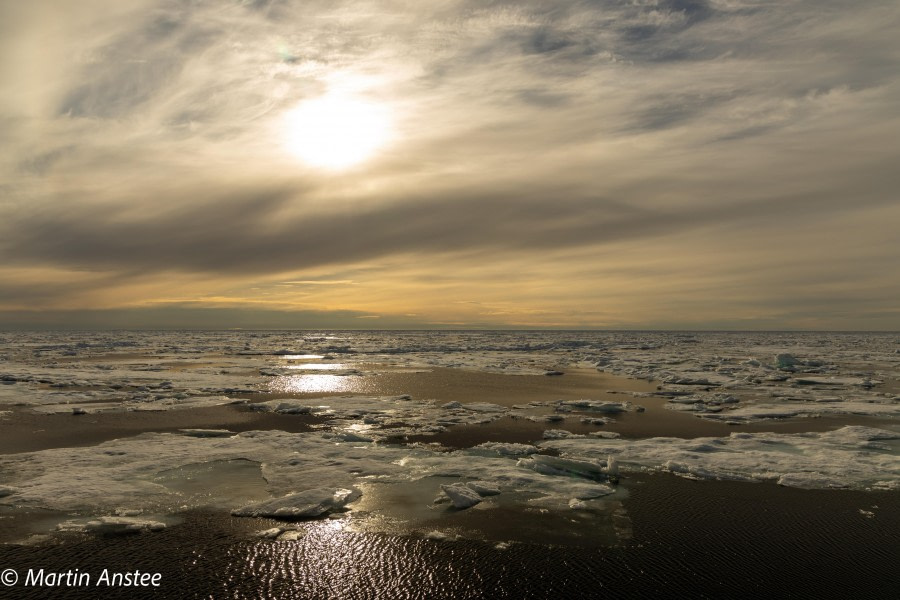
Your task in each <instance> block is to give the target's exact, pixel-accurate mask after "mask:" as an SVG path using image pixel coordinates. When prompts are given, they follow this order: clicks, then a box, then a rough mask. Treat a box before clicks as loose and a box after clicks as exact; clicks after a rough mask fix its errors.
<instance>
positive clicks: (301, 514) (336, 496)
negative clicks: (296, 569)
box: [231, 488, 360, 519]
mask: <svg viewBox="0 0 900 600" xmlns="http://www.w3.org/2000/svg"><path fill="white" fill-rule="evenodd" d="M359 496H360V492H359V490H357V489H343V488H339V489H332V488H316V489H311V490H304V491H302V492H297V493H295V494H288V495H287V496H282V497H281V498H273V499H272V500H266V501H264V502H255V503H253V504H248V505H247V506H243V507H241V508H236V509H235V510H233V511H231V514H232V515H234V516H235V517H271V518H273V519H312V518H315V517H320V516H322V515H325V514H328V513H330V512H334V511H336V510H341V509H343V508H344V507H345V506H346V505H347V504H349V503H350V502H353V501H354V500H356V499H357V498H359Z"/></svg>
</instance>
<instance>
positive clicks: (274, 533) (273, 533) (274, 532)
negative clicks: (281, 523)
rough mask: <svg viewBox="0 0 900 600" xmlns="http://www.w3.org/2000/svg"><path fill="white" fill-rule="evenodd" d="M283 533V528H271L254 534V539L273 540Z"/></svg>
mask: <svg viewBox="0 0 900 600" xmlns="http://www.w3.org/2000/svg"><path fill="white" fill-rule="evenodd" d="M283 531H284V528H283V527H273V528H271V529H263V530H262V531H257V532H256V537H258V538H262V539H264V540H274V539H275V538H277V537H278V536H279V535H281V534H282V532H283Z"/></svg>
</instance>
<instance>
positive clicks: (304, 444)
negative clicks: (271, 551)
mask: <svg viewBox="0 0 900 600" xmlns="http://www.w3.org/2000/svg"><path fill="white" fill-rule="evenodd" d="M898 394H900V336H898V335H897V334H849V333H835V334H823V333H672V332H247V331H228V332H73V333H70V332H65V333H60V332H39V333H38V332H36V333H2V334H0V434H2V433H3V431H8V432H9V439H10V440H15V439H19V440H23V441H22V442H21V444H20V447H18V448H17V447H16V445H15V442H14V441H13V442H10V443H8V444H7V445H5V446H3V448H4V449H5V452H6V453H5V454H0V507H3V511H4V513H5V514H6V513H8V514H11V515H15V514H16V513H17V512H19V513H21V514H32V515H33V514H36V513H38V512H40V511H50V512H48V513H47V514H50V513H53V514H60V515H66V518H64V519H63V518H59V519H57V520H56V521H54V520H53V519H49V520H45V521H42V523H44V529H47V530H50V531H52V530H56V531H57V533H58V534H59V535H65V534H70V533H71V532H73V531H75V532H84V533H85V534H87V535H95V534H101V535H116V534H121V533H134V532H145V533H147V534H148V535H151V534H153V532H158V531H160V530H162V529H164V528H166V527H168V526H171V525H173V524H177V523H178V521H179V516H178V515H180V514H182V513H184V512H185V511H190V510H216V511H221V512H222V513H223V514H228V513H231V514H233V515H235V516H238V517H241V518H257V519H260V518H266V519H269V518H275V519H280V520H282V521H284V522H285V523H288V524H287V525H284V526H281V527H276V528H274V529H273V528H269V529H265V530H260V535H261V536H263V538H265V539H283V540H287V539H290V538H292V537H293V538H296V537H297V535H298V533H297V532H298V529H297V528H296V526H294V525H290V523H294V522H297V521H298V520H301V521H302V520H306V519H322V518H328V517H329V515H331V517H332V518H340V519H343V520H345V521H346V526H347V527H351V528H358V529H359V530H362V531H389V532H391V533H393V534H403V535H407V534H410V535H411V534H417V535H427V536H431V537H432V538H434V539H448V538H454V539H455V538H456V537H459V536H462V537H476V538H477V537H478V536H479V535H480V534H479V527H483V526H484V523H486V521H485V520H484V519H478V518H476V516H477V515H486V516H487V517H486V518H488V520H489V516H490V515H491V514H498V515H499V514H503V515H506V517H504V518H512V517H510V516H509V515H519V517H516V518H523V519H526V520H527V519H529V515H532V516H533V515H537V514H549V515H556V516H557V517H558V518H559V519H561V520H562V521H560V522H563V521H566V520H567V519H568V521H567V522H572V519H574V520H575V521H578V522H582V521H583V522H584V523H588V524H589V525H590V526H591V527H594V528H596V530H597V531H598V532H603V534H602V536H601V537H603V539H604V540H606V542H605V543H609V544H616V543H627V541H628V540H629V539H630V533H629V531H630V525H629V517H628V510H627V509H628V497H629V485H630V484H629V481H630V480H632V479H633V478H634V477H635V476H636V475H637V474H647V473H669V474H674V475H677V476H679V477H685V478H689V479H699V480H710V481H725V480H727V481H737V482H747V484H748V485H751V484H753V483H756V484H763V485H772V484H778V485H781V486H785V487H791V488H799V489H805V490H812V489H820V490H833V489H834V490H855V491H863V492H865V491H870V492H879V493H880V492H892V491H893V492H896V491H897V490H900V420H898V417H900V395H898ZM179 415H181V416H179ZM179 422H181V423H183V425H184V426H183V427H180V426H178V423H179ZM136 424H137V425H136ZM23 427H24V428H27V429H30V432H29V431H23ZM254 427H255V428H256V429H254ZM13 434H15V435H13ZM15 436H19V437H15ZM26 439H27V440H29V442H33V441H35V440H38V442H36V443H29V444H27V445H26V444H25V440H26ZM25 450H28V451H25ZM836 493H839V492H836ZM492 511H494V512H492ZM463 515H472V516H469V517H464V516H463ZM479 523H482V525H479ZM581 526H582V525H578V526H577V527H575V528H574V529H578V527H581ZM553 527H554V528H555V529H557V530H559V526H558V524H557V525H554V526H553ZM564 529H565V528H563V530H564ZM34 533H35V534H36V535H43V534H46V533H47V532H46V531H44V532H37V531H36V532H34ZM510 535H512V534H510ZM573 535H574V534H573ZM598 535H599V534H598ZM529 536H531V537H530V539H533V537H534V534H533V532H532V533H529ZM19 541H21V540H19ZM509 541H510V542H515V541H520V540H515V539H510V540H509Z"/></svg>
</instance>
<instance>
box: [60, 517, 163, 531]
mask: <svg viewBox="0 0 900 600" xmlns="http://www.w3.org/2000/svg"><path fill="white" fill-rule="evenodd" d="M56 528H57V530H58V531H76V532H86V533H95V534H98V535H128V534H132V533H142V532H145V531H162V530H163V529H165V528H166V524H165V523H163V522H161V521H151V520H148V519H140V518H137V517H98V518H96V519H74V520H70V521H64V522H62V523H60V524H59V525H57V527H56Z"/></svg>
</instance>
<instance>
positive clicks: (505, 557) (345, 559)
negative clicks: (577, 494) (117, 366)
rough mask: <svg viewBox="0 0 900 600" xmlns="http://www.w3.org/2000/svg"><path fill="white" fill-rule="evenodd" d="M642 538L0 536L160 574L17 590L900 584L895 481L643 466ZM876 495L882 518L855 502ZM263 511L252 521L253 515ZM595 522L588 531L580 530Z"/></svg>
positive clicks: (228, 592) (36, 562)
mask: <svg viewBox="0 0 900 600" xmlns="http://www.w3.org/2000/svg"><path fill="white" fill-rule="evenodd" d="M632 483H633V484H634V487H633V492H632V494H631V497H630V498H629V499H628V500H627V501H626V506H627V509H628V512H629V514H630V515H631V519H632V526H633V539H632V540H630V541H627V542H623V543H621V544H618V545H615V546H612V547H593V548H585V547H579V546H560V545H556V546H547V545H543V544H537V543H518V544H511V545H510V546H509V547H508V548H507V549H502V550H499V549H497V548H496V547H495V545H494V544H492V543H487V542H481V541H476V540H458V541H452V542H450V541H435V540H429V539H425V538H423V537H416V536H405V535H404V536H396V535H385V534H372V533H354V532H348V531H341V530H337V529H335V528H333V527H331V526H330V523H329V522H328V521H322V522H315V523H312V524H310V527H309V529H308V533H307V535H306V537H304V538H302V539H300V540H297V541H284V542H281V541H276V542H270V541H256V540H251V539H249V533H250V531H252V530H253V526H252V525H251V523H250V522H249V521H247V520H242V519H236V518H230V517H224V516H222V515H221V514H217V513H207V512H193V513H189V514H186V515H184V516H185V522H184V523H183V524H182V525H180V526H177V527H172V528H170V529H169V530H167V531H164V532H161V533H157V534H144V535H134V536H130V537H120V538H88V537H84V538H77V537H75V538H68V539H65V540H64V541H63V542H61V543H58V544H56V545H52V546H40V547H10V546H5V547H2V548H0V560H2V565H3V567H4V568H10V567H11V568H17V569H18V570H19V571H20V573H23V574H24V572H25V571H26V570H27V569H28V568H29V567H31V568H34V567H36V566H40V567H43V568H45V569H48V570H51V569H53V570H66V569H70V568H74V567H77V568H79V569H80V570H81V571H82V572H88V573H91V574H93V575H97V574H99V573H100V572H101V571H102V570H103V569H104V568H106V569H110V570H122V571H125V570H133V569H140V570H141V571H147V572H159V573H161V574H162V584H161V586H160V587H159V588H149V589H146V588H145V589H129V590H123V589H111V590H110V589H103V588H100V589H98V588H95V587H85V588H68V589H56V590H48V589H24V588H22V587H21V586H19V587H17V588H16V589H15V590H14V592H15V593H12V594H10V593H7V594H0V595H2V596H3V597H11V598H56V597H61V598H97V597H104V598H106V597H121V598H131V597H147V598H298V599H300V598H423V599H426V598H756V597H772V598H896V597H897V593H898V591H900V587H898V586H900V575H898V569H897V564H898V563H897V560H898V558H900V544H898V536H897V533H898V531H900V510H898V509H900V505H898V501H897V496H896V494H891V493H887V492H882V493H877V492H876V493H862V492H849V491H810V490H794V489H787V488H780V487H775V486H772V485H767V484H753V483H723V482H697V481H689V480H685V479H681V478H677V477H674V476H668V475H653V476H649V475H648V476H640V475H639V476H637V477H636V480H635V481H633V482H632ZM873 505H875V506H878V509H876V510H875V513H876V516H875V517H874V518H867V517H865V516H863V515H862V514H861V513H860V512H859V509H860V508H869V507H871V506H873ZM257 525H258V524H257ZM585 533H586V535H590V532H589V531H587V532H585Z"/></svg>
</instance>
